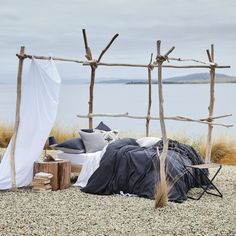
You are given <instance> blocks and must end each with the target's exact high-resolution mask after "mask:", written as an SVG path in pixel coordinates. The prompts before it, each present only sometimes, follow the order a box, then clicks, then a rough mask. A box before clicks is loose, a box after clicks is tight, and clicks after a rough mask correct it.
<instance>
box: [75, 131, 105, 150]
mask: <svg viewBox="0 0 236 236" xmlns="http://www.w3.org/2000/svg"><path fill="white" fill-rule="evenodd" d="M79 134H80V137H81V139H82V140H83V143H84V146H85V150H86V152H97V151H101V150H102V149H103V148H104V147H105V146H106V144H107V143H106V141H105V140H104V138H103V135H102V134H100V133H86V132H83V131H80V132H79Z"/></svg>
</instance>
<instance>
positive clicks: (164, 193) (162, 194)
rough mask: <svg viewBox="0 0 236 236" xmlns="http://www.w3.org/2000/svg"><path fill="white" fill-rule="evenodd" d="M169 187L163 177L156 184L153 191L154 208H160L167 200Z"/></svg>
mask: <svg viewBox="0 0 236 236" xmlns="http://www.w3.org/2000/svg"><path fill="white" fill-rule="evenodd" d="M168 192H169V187H168V184H167V181H166V180H165V179H163V180H161V181H160V182H159V184H157V186H156V191H155V208H162V207H165V206H166V205H167V202H168Z"/></svg>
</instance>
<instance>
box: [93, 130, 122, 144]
mask: <svg viewBox="0 0 236 236" xmlns="http://www.w3.org/2000/svg"><path fill="white" fill-rule="evenodd" d="M94 132H95V133H99V134H102V136H103V138H104V140H105V141H106V142H107V143H112V142H114V141H115V140H117V139H119V137H118V136H119V131H118V130H111V131H104V130H100V129H95V130H94Z"/></svg>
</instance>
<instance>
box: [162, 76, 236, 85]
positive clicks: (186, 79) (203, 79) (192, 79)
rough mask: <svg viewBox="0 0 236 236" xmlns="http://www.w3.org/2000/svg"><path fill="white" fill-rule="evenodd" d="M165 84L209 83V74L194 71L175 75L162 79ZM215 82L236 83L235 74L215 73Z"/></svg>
mask: <svg viewBox="0 0 236 236" xmlns="http://www.w3.org/2000/svg"><path fill="white" fill-rule="evenodd" d="M163 82H164V83H167V84H173V83H174V84H175V83H178V84H187V83H188V84H199V83H209V82H210V75H209V73H196V74H189V75H185V76H177V77H172V78H168V79H164V80H163ZM216 83H236V77H235V76H229V75H225V74H216Z"/></svg>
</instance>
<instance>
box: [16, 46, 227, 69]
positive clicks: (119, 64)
mask: <svg viewBox="0 0 236 236" xmlns="http://www.w3.org/2000/svg"><path fill="white" fill-rule="evenodd" d="M90 54H91V50H90ZM16 55H17V56H19V54H16ZM33 57H34V58H35V59H39V60H50V59H52V60H54V61H65V62H75V63H78V64H82V65H83V66H90V64H94V63H95V62H96V61H94V60H88V61H82V60H76V59H68V58H61V57H46V56H37V55H27V54H25V55H24V58H29V59H32V58H33ZM168 59H170V60H171V59H172V58H169V57H168ZM178 61H179V60H178ZM192 61H194V59H192ZM195 61H197V60H195ZM199 63H200V62H199ZM201 64H203V63H201ZM96 65H97V66H114V67H115V66H120V67H138V68H148V65H146V64H131V63H107V62H97V63H96ZM152 66H153V67H158V65H155V64H152ZM210 66H211V63H210V64H209V65H184V66H179V65H162V68H177V69H178V68H179V69H181V68H182V69H188V68H196V69H197V68H198V69H204V68H206V69H207V68H210ZM215 68H218V69H225V68H230V66H227V65H215Z"/></svg>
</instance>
